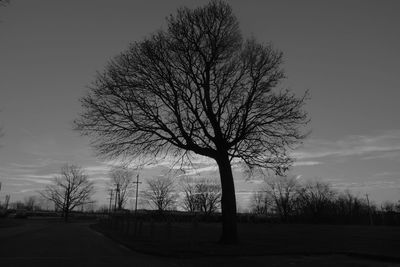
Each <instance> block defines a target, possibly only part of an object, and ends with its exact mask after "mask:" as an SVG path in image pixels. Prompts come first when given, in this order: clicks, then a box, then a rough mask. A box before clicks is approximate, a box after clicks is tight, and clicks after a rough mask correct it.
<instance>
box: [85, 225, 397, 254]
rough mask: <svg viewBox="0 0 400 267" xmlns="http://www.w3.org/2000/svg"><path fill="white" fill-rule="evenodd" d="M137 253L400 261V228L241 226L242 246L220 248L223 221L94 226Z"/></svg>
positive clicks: (240, 244)
mask: <svg viewBox="0 0 400 267" xmlns="http://www.w3.org/2000/svg"><path fill="white" fill-rule="evenodd" d="M93 227H94V228H95V229H96V230H97V231H100V232H102V233H104V234H105V235H107V236H109V237H111V238H113V239H116V240H117V241H119V242H121V243H123V244H124V245H125V246H128V247H130V248H132V249H134V250H137V251H141V252H147V253H152V254H158V255H164V256H176V257H193V256H196V255H198V256H261V255H336V254H340V255H351V256H359V257H365V258H373V259H379V260H390V261H396V262H397V261H399V262H400V253H399V252H400V227H386V226H375V227H374V226H354V225H353V226H338V225H311V224H307V225H306V224H249V223H243V224H239V225H238V227H239V228H238V230H239V237H240V242H239V243H238V244H236V245H229V246H226V245H220V244H218V242H217V240H218V237H219V234H220V231H221V229H220V228H221V225H220V224H219V223H197V224H193V223H172V224H168V223H149V222H145V223H141V224H137V225H136V234H135V226H134V224H133V223H130V224H129V226H128V224H124V225H122V224H121V225H111V224H108V223H103V224H96V225H94V226H93Z"/></svg>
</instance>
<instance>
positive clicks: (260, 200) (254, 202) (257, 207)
mask: <svg viewBox="0 0 400 267" xmlns="http://www.w3.org/2000/svg"><path fill="white" fill-rule="evenodd" d="M250 205H251V211H252V212H253V213H255V214H259V215H266V214H268V212H269V211H270V210H271V209H272V205H273V200H272V198H271V194H267V193H266V192H265V191H255V192H253V194H252V195H251V199H250Z"/></svg>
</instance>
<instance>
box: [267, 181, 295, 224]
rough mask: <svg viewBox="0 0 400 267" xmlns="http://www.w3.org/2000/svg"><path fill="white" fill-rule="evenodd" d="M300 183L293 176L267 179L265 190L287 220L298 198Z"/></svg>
mask: <svg viewBox="0 0 400 267" xmlns="http://www.w3.org/2000/svg"><path fill="white" fill-rule="evenodd" d="M299 186H300V185H299V183H298V182H297V180H296V178H295V177H293V176H283V177H279V176H275V177H272V178H269V179H268V180H267V181H266V187H265V192H266V194H267V195H268V197H269V198H271V199H272V200H273V202H274V207H275V209H276V211H277V212H278V214H279V216H280V217H281V219H282V220H284V221H287V220H288V218H289V216H290V215H291V214H292V213H293V211H294V209H295V206H296V201H297V199H298V196H299V195H298V191H299V190H298V189H299Z"/></svg>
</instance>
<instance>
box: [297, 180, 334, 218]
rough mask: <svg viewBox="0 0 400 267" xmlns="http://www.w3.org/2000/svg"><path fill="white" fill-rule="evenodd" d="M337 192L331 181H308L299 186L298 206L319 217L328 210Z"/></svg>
mask: <svg viewBox="0 0 400 267" xmlns="http://www.w3.org/2000/svg"><path fill="white" fill-rule="evenodd" d="M335 197H336V192H335V191H334V190H333V189H332V188H331V186H330V184H329V183H324V182H320V181H307V182H306V183H305V184H304V185H302V186H301V187H299V188H298V199H297V206H298V207H299V208H300V209H302V210H303V211H304V212H305V213H307V214H308V215H311V216H313V217H319V216H321V215H322V214H323V213H324V212H325V213H326V212H328V211H329V209H330V206H331V204H332V202H333V201H334V200H335Z"/></svg>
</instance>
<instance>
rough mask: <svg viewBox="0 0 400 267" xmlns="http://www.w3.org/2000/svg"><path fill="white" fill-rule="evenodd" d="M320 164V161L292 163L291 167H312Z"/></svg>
mask: <svg viewBox="0 0 400 267" xmlns="http://www.w3.org/2000/svg"><path fill="white" fill-rule="evenodd" d="M319 164H322V162H320V161H296V162H294V163H293V166H314V165H319Z"/></svg>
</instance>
